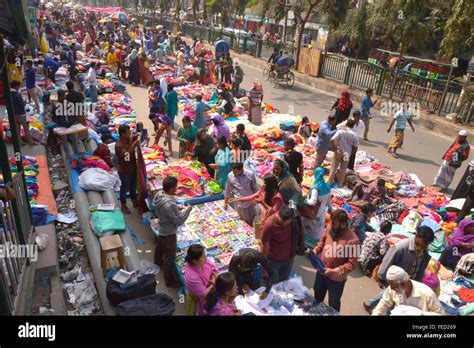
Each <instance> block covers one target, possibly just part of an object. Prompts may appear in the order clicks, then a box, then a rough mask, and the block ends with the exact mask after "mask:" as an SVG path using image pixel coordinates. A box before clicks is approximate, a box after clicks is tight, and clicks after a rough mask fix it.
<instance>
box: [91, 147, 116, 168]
mask: <svg viewBox="0 0 474 348" xmlns="http://www.w3.org/2000/svg"><path fill="white" fill-rule="evenodd" d="M93 155H94V156H97V157H100V158H101V159H102V160H104V162H105V163H107V165H108V166H109V167H112V155H111V153H110V149H109V147H108V146H107V145H105V144H99V145H98V146H97V149H95V151H94V153H93Z"/></svg>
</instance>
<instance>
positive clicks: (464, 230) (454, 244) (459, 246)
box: [439, 219, 474, 269]
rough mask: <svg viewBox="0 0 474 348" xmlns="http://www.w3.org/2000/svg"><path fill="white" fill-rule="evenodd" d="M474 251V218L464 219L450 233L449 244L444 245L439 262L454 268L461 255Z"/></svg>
mask: <svg viewBox="0 0 474 348" xmlns="http://www.w3.org/2000/svg"><path fill="white" fill-rule="evenodd" d="M472 252H474V220H472V219H464V220H462V221H461V222H460V223H459V225H458V226H457V227H456V229H455V230H454V233H453V234H452V235H451V238H450V242H449V245H448V246H446V249H444V251H443V253H442V254H441V257H440V258H439V262H441V264H442V265H443V266H445V267H448V268H452V269H454V268H456V265H457V263H458V262H459V260H460V259H461V257H462V256H464V255H466V254H469V253H472Z"/></svg>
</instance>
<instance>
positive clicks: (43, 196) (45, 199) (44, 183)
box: [36, 155, 58, 215]
mask: <svg viewBox="0 0 474 348" xmlns="http://www.w3.org/2000/svg"><path fill="white" fill-rule="evenodd" d="M36 161H37V164H38V171H39V174H38V176H37V177H36V178H37V180H38V187H39V188H38V197H37V199H36V201H37V202H38V204H44V205H47V206H48V212H49V213H50V214H52V215H56V214H57V213H58V210H57V208H56V200H55V199H54V195H53V190H52V188H51V180H50V178H49V169H48V160H47V159H46V156H44V155H38V156H36Z"/></svg>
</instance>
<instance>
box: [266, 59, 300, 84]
mask: <svg viewBox="0 0 474 348" xmlns="http://www.w3.org/2000/svg"><path fill="white" fill-rule="evenodd" d="M293 65H294V60H293V58H292V57H290V56H283V57H281V58H280V59H279V60H278V61H277V63H276V65H275V67H274V68H273V69H272V70H270V71H269V72H268V74H269V80H270V82H271V83H272V84H273V86H274V87H277V86H278V83H279V82H286V85H287V86H288V87H293V86H294V84H295V74H294V73H293V72H292V71H291V67H292V66H293Z"/></svg>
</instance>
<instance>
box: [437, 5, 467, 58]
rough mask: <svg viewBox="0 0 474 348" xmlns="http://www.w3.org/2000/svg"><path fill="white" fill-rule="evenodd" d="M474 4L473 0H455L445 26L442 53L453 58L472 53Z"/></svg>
mask: <svg viewBox="0 0 474 348" xmlns="http://www.w3.org/2000/svg"><path fill="white" fill-rule="evenodd" d="M473 21H474V4H473V2H472V0H455V1H454V4H453V6H452V10H451V13H450V15H449V17H448V18H447V20H446V22H445V23H446V25H445V26H444V35H443V39H442V40H441V44H440V55H441V56H442V57H444V58H448V59H449V58H451V57H453V56H456V55H461V56H467V54H468V53H469V52H471V54H472V50H473V47H474V25H473Z"/></svg>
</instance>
